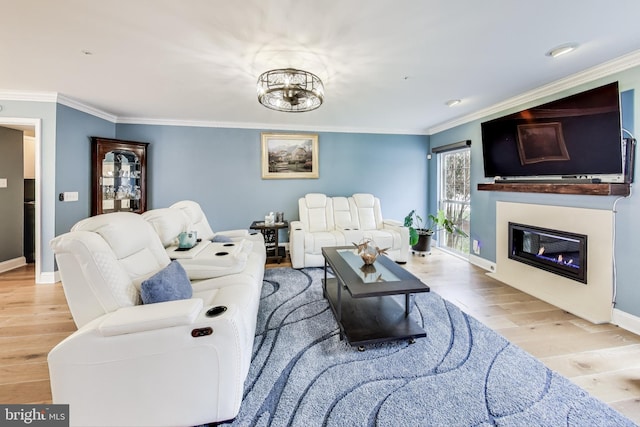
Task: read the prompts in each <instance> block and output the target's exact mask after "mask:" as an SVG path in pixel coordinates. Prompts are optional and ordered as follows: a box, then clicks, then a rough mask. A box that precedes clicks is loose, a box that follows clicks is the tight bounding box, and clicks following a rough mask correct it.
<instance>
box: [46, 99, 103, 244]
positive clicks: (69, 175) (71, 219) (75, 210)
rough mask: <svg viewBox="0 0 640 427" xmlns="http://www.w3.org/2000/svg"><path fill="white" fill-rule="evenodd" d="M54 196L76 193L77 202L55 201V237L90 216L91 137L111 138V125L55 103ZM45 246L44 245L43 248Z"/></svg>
mask: <svg viewBox="0 0 640 427" xmlns="http://www.w3.org/2000/svg"><path fill="white" fill-rule="evenodd" d="M57 123H58V126H57V127H56V142H57V144H56V171H57V173H56V184H55V194H56V195H58V194H60V193H62V192H65V191H77V192H78V201H77V202H61V201H60V200H58V198H56V199H55V206H56V221H55V224H56V226H55V230H56V235H60V234H62V233H66V232H67V231H69V230H70V229H71V226H73V224H75V223H76V222H78V221H79V220H81V219H83V218H86V217H88V216H89V215H90V214H91V140H90V139H89V138H90V137H91V136H94V135H95V136H102V137H105V138H113V137H114V136H115V124H113V123H111V122H109V121H107V120H104V119H100V118H98V117H95V116H92V115H90V114H87V113H83V112H81V111H78V110H75V109H73V108H70V107H67V106H65V105H61V104H57ZM47 246H48V245H47Z"/></svg>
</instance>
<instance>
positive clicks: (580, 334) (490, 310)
mask: <svg viewBox="0 0 640 427" xmlns="http://www.w3.org/2000/svg"><path fill="white" fill-rule="evenodd" d="M286 266H290V264H288V263H282V264H276V265H270V266H269V267H286ZM406 268H407V269H408V270H410V271H411V272H412V273H414V274H416V275H417V276H419V277H420V278H421V279H422V280H423V281H424V282H425V283H427V284H428V285H429V286H430V287H431V289H432V290H433V291H435V292H437V293H438V294H440V295H441V296H443V297H444V298H446V299H448V300H449V301H451V302H453V303H455V304H456V305H458V306H459V307H460V308H461V309H462V310H463V311H465V312H467V313H469V314H471V315H472V316H474V317H475V318H477V319H478V320H480V321H481V322H483V323H484V324H486V325H487V326H489V327H491V328H492V329H494V330H496V331H497V332H499V333H500V334H502V335H503V336H504V337H506V338H507V339H509V340H510V341H511V342H513V343H515V344H517V345H519V346H520V347H522V348H523V349H524V350H526V351H528V352H529V353H531V354H532V355H534V356H535V357H537V358H538V359H540V360H541V361H542V362H543V363H545V364H546V365H547V366H549V367H550V368H551V369H553V370H555V371H557V372H559V373H561V374H562V375H564V376H566V377H568V378H569V379H570V380H572V381H573V382H575V383H576V384H578V385H579V386H581V387H582V388H584V389H586V390H587V391H589V392H590V393H591V394H592V395H594V396H596V397H597V398H599V399H601V400H603V401H605V402H607V403H608V404H610V405H611V406H613V407H614V408H616V409H617V410H619V411H620V412H622V413H623V414H625V415H627V416H628V417H629V418H631V419H632V420H634V421H635V422H636V423H639V424H640V337H639V336H637V335H635V334H632V333H630V332H627V331H625V330H624V329H621V328H618V327H616V326H613V325H594V324H591V323H589V322H587V321H585V320H582V319H580V318H578V317H576V316H573V315H571V314H569V313H566V312H564V311H562V310H560V309H558V308H556V307H554V306H552V305H550V304H547V303H545V302H542V301H540V300H538V299H536V298H534V297H531V296H529V295H527V294H524V293H522V292H520V291H518V290H516V289H513V288H511V287H509V286H507V285H504V284H502V283H500V282H497V281H495V280H493V279H491V278H489V277H487V276H486V275H485V272H484V270H482V269H479V268H477V267H474V266H472V265H471V264H469V263H467V262H466V261H463V260H460V259H458V258H456V257H453V256H451V255H448V254H445V253H443V252H439V251H437V250H434V251H433V253H432V254H431V255H428V256H426V257H418V256H412V257H411V260H410V261H409V263H408V264H407V265H406ZM0 301H1V303H0V304H1V305H0V403H50V402H51V392H50V389H49V373H48V369H47V362H46V359H47V353H48V352H49V350H51V348H52V347H53V346H55V345H56V344H57V343H58V342H60V341H61V340H62V339H63V338H65V337H67V336H68V335H70V334H71V333H72V332H73V331H74V330H75V325H74V323H73V320H72V319H71V315H70V313H69V309H68V307H67V304H66V301H65V299H64V294H63V291H62V287H61V285H60V284H59V283H57V284H55V285H35V283H34V271H33V266H27V267H22V268H18V269H15V270H12V271H10V272H7V273H3V274H0Z"/></svg>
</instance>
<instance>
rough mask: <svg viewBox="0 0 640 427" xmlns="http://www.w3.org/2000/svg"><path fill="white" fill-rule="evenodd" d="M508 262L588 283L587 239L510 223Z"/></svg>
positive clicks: (581, 235)
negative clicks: (519, 263) (512, 261)
mask: <svg viewBox="0 0 640 427" xmlns="http://www.w3.org/2000/svg"><path fill="white" fill-rule="evenodd" d="M509 258H510V259H513V260H515V261H519V262H522V263H525V264H528V265H531V266H533V267H537V268H540V269H542V270H546V271H549V272H551V273H555V274H558V275H560V276H564V277H568V278H570V279H573V280H576V281H578V282H582V283H585V284H586V283H587V236H585V235H583V234H575V233H568V232H565V231H560V230H551V229H548V228H541V227H535V226H531V225H523V224H516V223H513V222H509Z"/></svg>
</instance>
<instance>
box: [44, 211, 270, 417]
mask: <svg viewBox="0 0 640 427" xmlns="http://www.w3.org/2000/svg"><path fill="white" fill-rule="evenodd" d="M51 247H52V249H53V250H54V252H55V256H56V261H57V265H58V268H59V272H60V276H61V279H62V284H63V287H64V291H65V295H66V297H67V301H68V304H69V308H70V310H71V313H72V315H73V319H74V321H75V323H76V325H77V326H78V330H77V331H76V332H75V333H73V334H72V335H71V336H69V337H68V338H66V339H65V340H64V341H62V342H61V343H60V344H58V345H57V346H56V347H55V348H54V349H53V350H51V352H50V353H49V356H48V363H49V371H50V378H51V389H52V396H53V403H66V404H69V405H70V414H71V419H70V423H71V425H79V426H105V425H109V426H132V425H135V426H180V425H184V426H189V425H191V426H192V425H198V424H205V423H211V422H216V421H223V420H228V419H232V418H233V417H235V416H236V415H237V413H238V411H239V408H240V403H241V400H242V393H243V386H244V380H245V378H246V375H247V373H248V369H249V363H250V360H251V352H252V346H253V337H254V334H255V325H256V318H257V311H258V304H259V298H260V288H261V286H257V285H256V284H255V283H252V282H251V280H256V279H255V278H252V277H251V276H250V275H240V274H237V275H227V276H224V277H218V278H214V279H209V280H202V281H199V282H197V283H192V288H193V296H192V298H190V299H182V300H177V301H167V302H160V303H155V304H147V305H141V304H140V291H139V287H140V284H141V283H142V282H143V281H144V280H146V279H147V278H149V277H150V276H152V275H153V274H155V273H157V272H158V271H160V270H162V269H163V268H164V267H166V266H167V265H168V264H169V263H170V260H169V257H168V255H167V253H166V251H165V248H164V247H163V245H162V243H161V242H160V239H159V237H158V235H157V234H156V233H155V231H154V230H153V228H152V226H151V225H150V224H149V223H148V222H146V221H145V220H144V219H143V218H142V217H141V216H140V215H136V214H133V213H112V214H105V215H99V216H96V217H92V218H87V219H85V220H83V221H80V222H79V223H78V224H76V225H75V226H74V227H73V228H72V231H71V232H69V233H66V234H63V235H61V236H58V237H56V238H55V239H54V240H53V241H52V242H51ZM259 280H260V283H261V282H262V277H260V278H259ZM214 306H224V307H226V311H224V312H223V313H222V314H220V315H218V316H216V317H208V316H207V315H206V312H207V310H208V309H210V308H212V307H214Z"/></svg>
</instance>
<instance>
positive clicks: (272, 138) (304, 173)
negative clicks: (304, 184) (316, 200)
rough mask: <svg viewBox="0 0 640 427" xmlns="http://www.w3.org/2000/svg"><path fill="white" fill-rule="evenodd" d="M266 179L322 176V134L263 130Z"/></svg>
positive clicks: (262, 143)
mask: <svg viewBox="0 0 640 427" xmlns="http://www.w3.org/2000/svg"><path fill="white" fill-rule="evenodd" d="M261 147H262V179H301V178H302V179H315V178H318V177H319V169H318V168H319V165H318V163H319V162H318V157H319V154H318V135H317V134H290V133H262V134H261Z"/></svg>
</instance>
